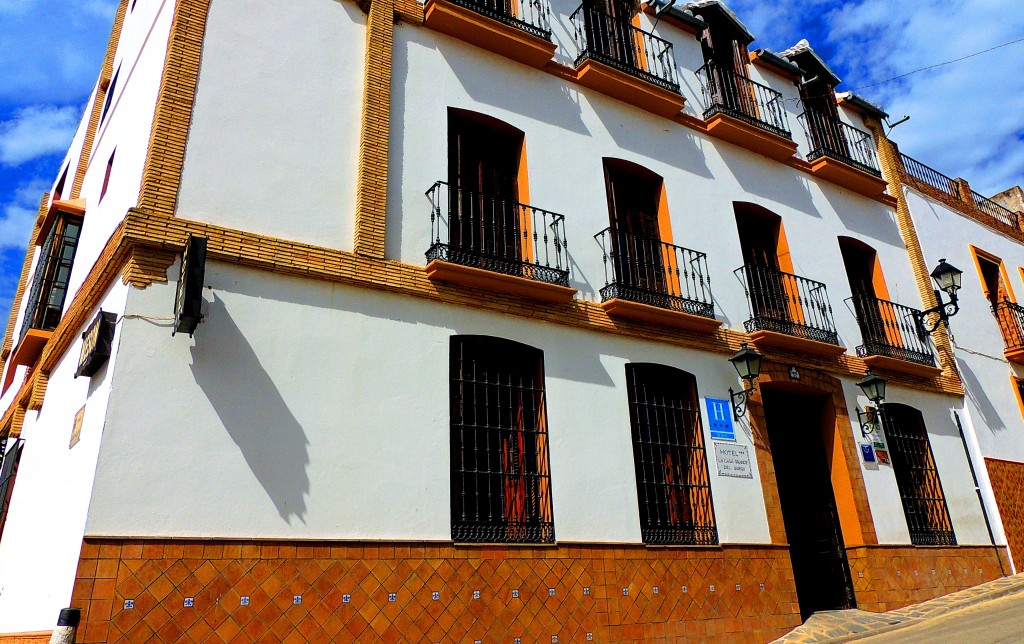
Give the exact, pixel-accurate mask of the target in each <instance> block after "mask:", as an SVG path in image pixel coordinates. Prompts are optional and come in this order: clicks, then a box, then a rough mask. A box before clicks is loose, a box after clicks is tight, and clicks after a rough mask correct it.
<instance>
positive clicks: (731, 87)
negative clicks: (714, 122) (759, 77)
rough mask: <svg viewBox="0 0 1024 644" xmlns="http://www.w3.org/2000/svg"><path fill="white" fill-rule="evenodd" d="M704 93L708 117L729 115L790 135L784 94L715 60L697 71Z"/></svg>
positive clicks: (780, 133)
mask: <svg viewBox="0 0 1024 644" xmlns="http://www.w3.org/2000/svg"><path fill="white" fill-rule="evenodd" d="M697 77H698V78H699V79H700V80H701V90H702V92H703V94H704V104H705V105H706V106H707V109H705V110H704V118H705V119H709V118H711V117H712V116H714V115H716V114H726V115H728V116H732V117H734V118H737V119H740V120H741V121H744V122H746V123H749V124H751V125H753V126H755V127H759V128H761V129H762V130H767V131H768V132H771V133H772V134H777V135H779V136H783V137H786V138H787V139H788V138H790V132H789V117H788V116H786V110H785V109H784V107H783V104H782V94H780V93H779V92H776V91H775V90H774V89H772V88H770V87H768V86H766V85H762V84H761V83H758V82H756V81H752V80H750V79H749V78H747V77H746V76H743V75H740V74H737V73H736V72H734V71H733V70H731V69H726V68H724V67H722V66H721V65H718V64H717V63H714V62H709V63H707V64H706V65H704V66H703V67H701V68H700V69H698V70H697Z"/></svg>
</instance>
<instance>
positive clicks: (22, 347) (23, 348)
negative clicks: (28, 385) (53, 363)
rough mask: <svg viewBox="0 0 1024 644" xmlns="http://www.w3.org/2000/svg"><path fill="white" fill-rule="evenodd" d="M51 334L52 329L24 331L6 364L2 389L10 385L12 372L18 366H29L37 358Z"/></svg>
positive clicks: (12, 376) (5, 389)
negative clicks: (5, 374)
mask: <svg viewBox="0 0 1024 644" xmlns="http://www.w3.org/2000/svg"><path fill="white" fill-rule="evenodd" d="M52 335H53V331H43V330H42V329H29V330H28V332H27V333H25V337H24V338H22V339H21V342H20V343H19V344H18V347H17V348H16V349H15V350H14V353H13V354H12V355H11V361H10V364H9V365H8V366H7V377H6V378H5V379H4V386H3V391H7V388H8V387H10V386H11V382H13V381H14V372H15V370H17V368H18V367H19V366H22V365H24V366H26V367H31V366H32V365H34V364H35V363H36V361H37V360H39V356H40V355H41V354H42V353H43V348H44V347H46V343H47V342H49V341H50V337H51V336H52Z"/></svg>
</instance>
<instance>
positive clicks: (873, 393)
mask: <svg viewBox="0 0 1024 644" xmlns="http://www.w3.org/2000/svg"><path fill="white" fill-rule="evenodd" d="M887 383H888V381H887V380H886V379H885V378H882V377H881V376H877V375H875V374H873V373H871V370H870V369H868V372H867V373H866V374H864V378H863V379H862V380H860V381H859V382H857V386H858V387H860V390H861V391H862V392H863V393H864V396H865V397H866V398H867V399H868V400H870V401H871V402H873V403H874V404H875V406H874V407H867V408H866V409H865V410H864V411H863V412H862V411H861V410H860V409H858V410H857V420H858V421H859V422H860V433H861V434H863V435H864V436H870V435H871V434H873V433H875V430H877V429H878V425H879V419H880V413H879V410H881V408H882V403H884V402H885V385H886V384H887Z"/></svg>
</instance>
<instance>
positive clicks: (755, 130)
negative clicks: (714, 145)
mask: <svg viewBox="0 0 1024 644" xmlns="http://www.w3.org/2000/svg"><path fill="white" fill-rule="evenodd" d="M707 128H708V134H710V135H711V136H714V137H717V138H719V139H722V140H723V141H728V142H729V143H732V144H735V145H738V146H740V147H741V148H746V149H748V150H750V151H751V152H756V153H758V154H761V155H764V156H766V157H768V158H769V159H774V160H775V161H785V160H786V159H788V158H790V157H791V156H793V155H794V154H796V147H797V146H796V143H794V142H793V141H792V140H790V139H787V138H785V137H782V136H779V135H777V134H772V133H771V132H768V131H767V130H762V129H761V128H759V127H757V126H754V125H751V124H750V123H747V122H745V121H741V120H740V119H738V118H735V117H732V116H729V115H728V114H723V113H718V114H715V115H714V116H712V117H711V118H710V119H708V120H707Z"/></svg>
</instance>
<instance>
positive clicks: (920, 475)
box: [882, 403, 956, 546]
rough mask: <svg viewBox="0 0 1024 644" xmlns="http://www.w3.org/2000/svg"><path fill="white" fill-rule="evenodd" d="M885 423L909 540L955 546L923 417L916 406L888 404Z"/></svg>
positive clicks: (884, 415)
mask: <svg viewBox="0 0 1024 644" xmlns="http://www.w3.org/2000/svg"><path fill="white" fill-rule="evenodd" d="M882 423H883V429H884V431H885V437H886V438H887V439H888V444H889V453H890V455H891V457H892V469H893V472H894V473H895V474H896V484H897V486H899V489H900V498H901V499H902V501H903V512H904V513H905V514H906V515H907V527H908V528H909V529H910V542H911V543H913V544H915V545H918V546H947V545H950V546H955V545H956V535H955V534H953V524H952V522H951V521H950V519H949V509H948V508H947V507H946V497H945V495H944V494H943V493H942V482H941V481H940V480H939V472H938V470H937V469H936V468H935V458H934V457H933V456H932V446H931V443H930V442H929V441H928V430H927V429H926V428H925V426H924V417H923V416H922V415H921V412H919V411H918V410H916V409H914V408H913V407H909V406H907V405H900V404H897V403H885V404H884V405H883V406H882Z"/></svg>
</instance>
